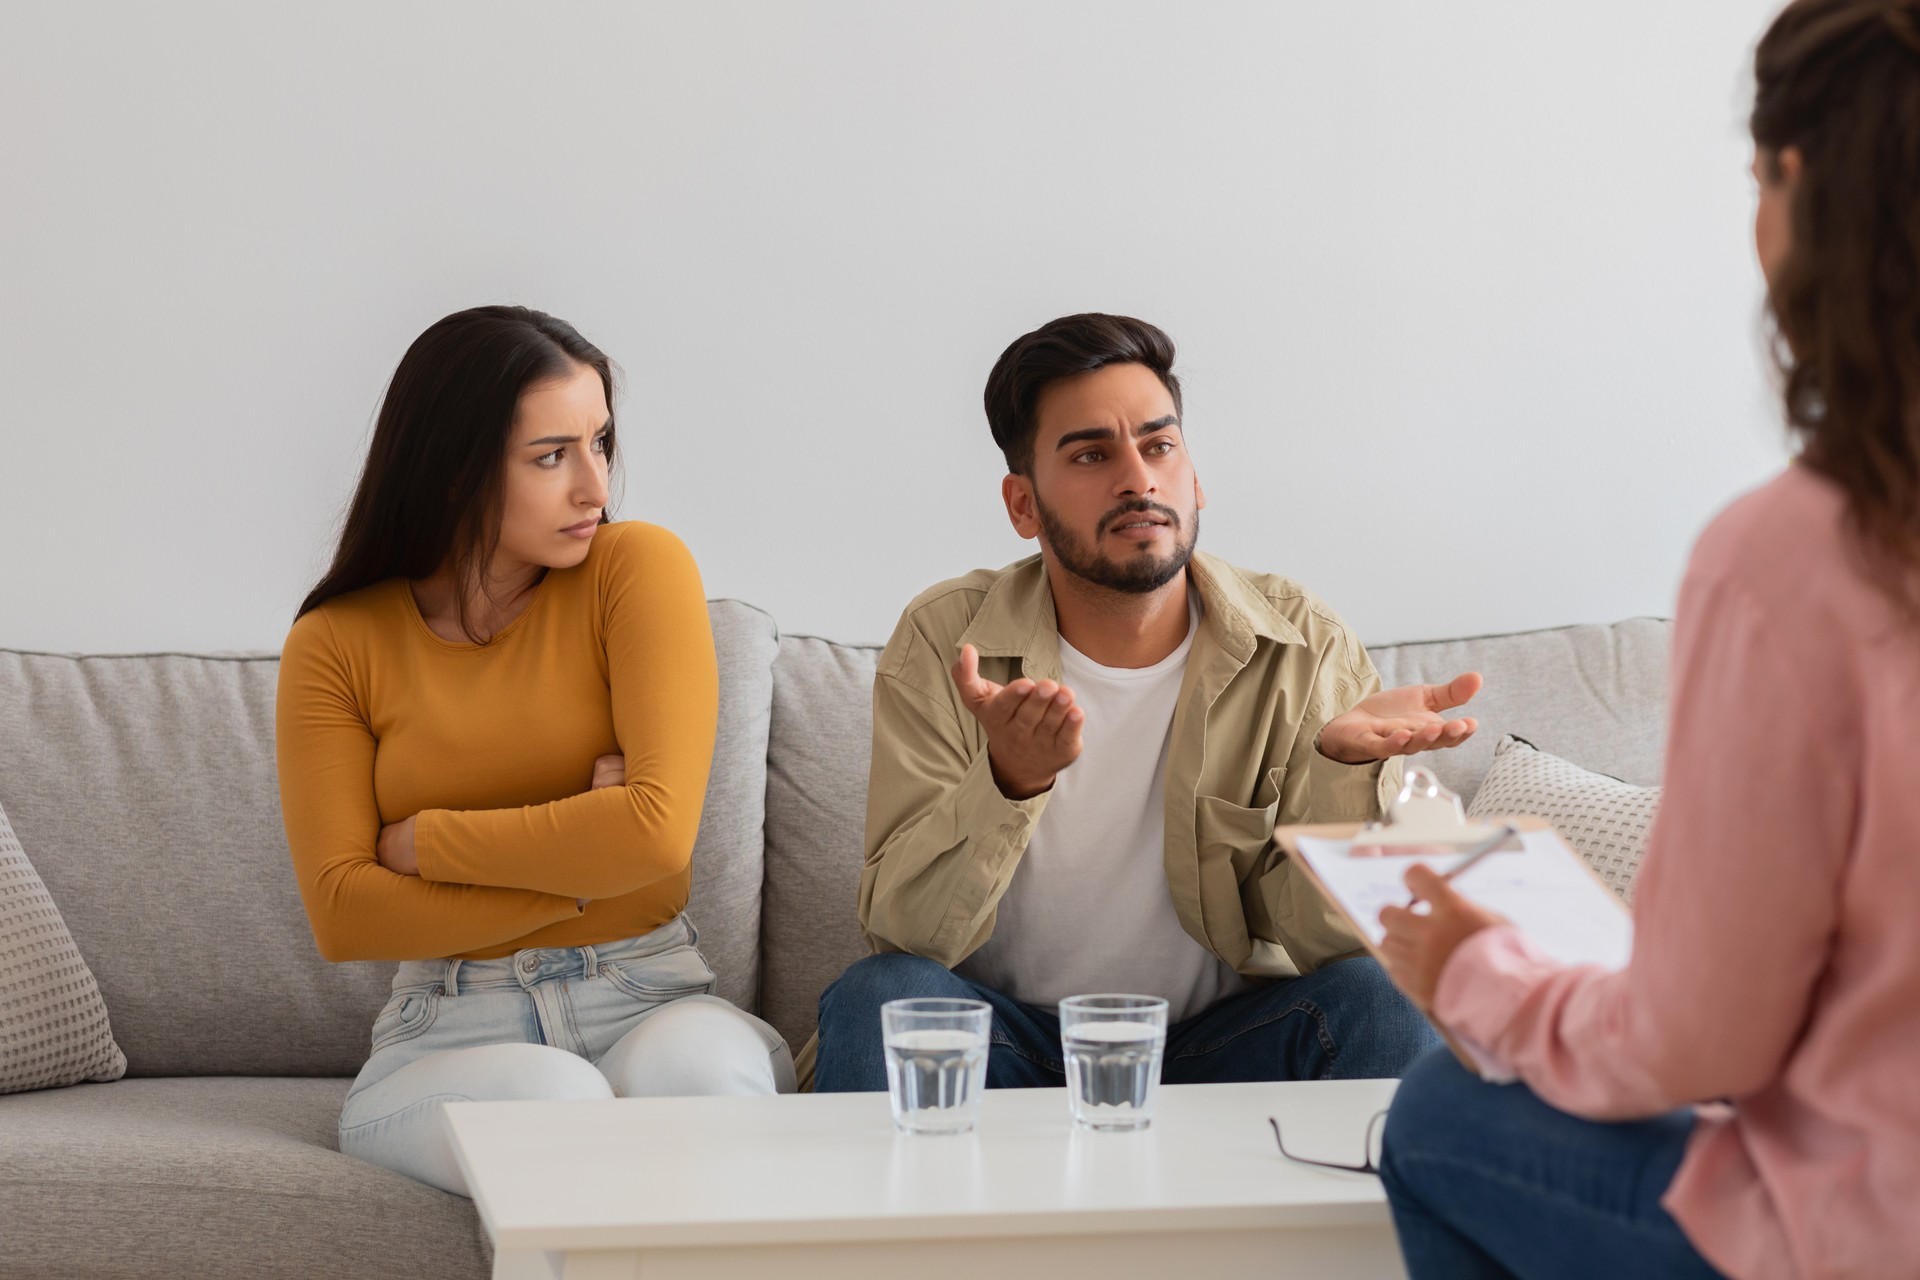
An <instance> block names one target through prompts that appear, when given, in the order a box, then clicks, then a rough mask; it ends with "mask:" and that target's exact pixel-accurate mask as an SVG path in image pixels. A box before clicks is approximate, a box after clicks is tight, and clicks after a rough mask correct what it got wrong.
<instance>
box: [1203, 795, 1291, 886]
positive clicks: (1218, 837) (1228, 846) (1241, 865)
mask: <svg viewBox="0 0 1920 1280" xmlns="http://www.w3.org/2000/svg"><path fill="white" fill-rule="evenodd" d="M1286 772H1287V771H1286V769H1285V768H1284V767H1282V768H1276V769H1272V770H1270V771H1269V772H1268V777H1269V779H1270V780H1271V781H1272V783H1273V788H1274V798H1273V803H1272V804H1269V805H1265V806H1255V807H1249V806H1247V805H1243V804H1235V803H1233V802H1232V801H1231V800H1223V799H1221V798H1220V797H1219V796H1200V797H1198V799H1197V801H1196V804H1195V810H1194V838H1195V845H1196V847H1197V848H1198V850H1199V854H1200V865H1201V866H1203V867H1205V866H1207V865H1208V864H1210V863H1214V862H1217V861H1219V860H1221V859H1226V860H1227V861H1229V862H1231V863H1232V864H1233V878H1234V880H1235V882H1236V883H1238V882H1242V881H1244V880H1245V879H1246V878H1247V876H1248V875H1249V874H1250V873H1251V872H1252V871H1253V870H1254V867H1255V865H1256V864H1257V863H1258V862H1259V860H1260V855H1261V853H1262V852H1263V851H1264V850H1265V849H1266V847H1267V843H1268V842H1269V841H1270V840H1272V839H1273V826H1274V823H1275V822H1277V821H1278V820H1279V817H1280V795H1279V791H1280V783H1281V780H1282V779H1284V778H1285V776H1286Z"/></svg>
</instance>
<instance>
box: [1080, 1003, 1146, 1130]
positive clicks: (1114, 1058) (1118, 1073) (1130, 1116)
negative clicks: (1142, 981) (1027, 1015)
mask: <svg viewBox="0 0 1920 1280" xmlns="http://www.w3.org/2000/svg"><path fill="white" fill-rule="evenodd" d="M1166 1048H1167V1002H1166V1001H1165V1000H1162V999H1161V998H1160V997H1158V996H1072V997H1069V998H1068V999H1065V1000H1062V1001H1061V1002H1060V1049H1061V1053H1062V1056H1063V1057H1064V1059H1065V1062H1066V1066H1067V1103H1068V1105H1069V1106H1070V1107H1072V1109H1073V1120H1074V1123H1075V1124H1078V1125H1082V1126H1084V1127H1086V1128H1088V1129H1144V1128H1146V1127H1147V1126H1148V1125H1149V1124H1151V1123H1153V1099H1154V1095H1155V1094H1156V1093H1158V1092H1159V1090H1160V1059H1161V1057H1162V1056H1163V1055H1164V1054H1165V1053H1166Z"/></svg>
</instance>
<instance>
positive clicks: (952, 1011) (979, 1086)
mask: <svg viewBox="0 0 1920 1280" xmlns="http://www.w3.org/2000/svg"><path fill="white" fill-rule="evenodd" d="M992 1025H993V1006H992V1005H989V1004H987V1003H986V1002H985V1001H984V1000H931V999H929V1000H889V1001H887V1002H886V1003H885V1004H883V1005H881V1006H880V1033H881V1038H882V1039H883V1040H884V1041H885V1043H886V1053H887V1096H888V1097H889V1099H890V1100H891V1101H892V1103H893V1126H894V1128H896V1129H898V1130H900V1131H901V1132H902V1133H966V1132H967V1131H968V1130H970V1129H972V1128H973V1125H974V1121H975V1120H977V1119H978V1118H979V1115H980V1093H981V1091H982V1090H983V1089H985V1088H986V1085H987V1031H988V1030H989V1028H990V1027H991V1026H992Z"/></svg>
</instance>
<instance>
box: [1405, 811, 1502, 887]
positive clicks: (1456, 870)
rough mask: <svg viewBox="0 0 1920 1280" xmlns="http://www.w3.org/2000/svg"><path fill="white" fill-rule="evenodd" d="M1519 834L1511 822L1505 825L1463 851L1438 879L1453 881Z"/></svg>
mask: <svg viewBox="0 0 1920 1280" xmlns="http://www.w3.org/2000/svg"><path fill="white" fill-rule="evenodd" d="M1519 834H1520V828H1518V827H1516V826H1514V825H1513V824H1512V823H1511V822H1509V823H1507V824H1506V825H1505V826H1503V827H1501V828H1500V829H1499V830H1498V831H1496V832H1494V833H1493V834H1492V835H1491V836H1489V837H1487V838H1486V839H1485V840H1483V841H1481V842H1480V843H1479V844H1477V845H1475V846H1473V848H1471V849H1468V850H1466V851H1465V853H1466V856H1465V857H1463V858H1461V859H1460V861H1458V862H1456V863H1454V864H1453V865H1452V866H1451V867H1448V868H1447V869H1446V870H1445V871H1442V872H1441V873H1440V878H1441V879H1442V880H1451V879H1453V878H1454V877H1455V876H1457V875H1459V874H1460V873H1461V872H1462V871H1465V870H1466V869H1467V868H1468V867H1471V866H1472V865H1473V864H1474V863H1476V862H1478V861H1480V859H1482V858H1484V857H1486V856H1487V855H1488V854H1490V853H1492V852H1494V851H1495V850H1497V849H1499V848H1500V846H1502V845H1504V844H1505V843H1506V842H1507V841H1509V840H1511V839H1512V838H1513V837H1515V836H1517V835H1519ZM1418 901H1419V899H1418V898H1412V899H1409V900H1408V902H1407V905H1408V906H1409V907H1411V906H1413V904H1414V903H1416V902H1418Z"/></svg>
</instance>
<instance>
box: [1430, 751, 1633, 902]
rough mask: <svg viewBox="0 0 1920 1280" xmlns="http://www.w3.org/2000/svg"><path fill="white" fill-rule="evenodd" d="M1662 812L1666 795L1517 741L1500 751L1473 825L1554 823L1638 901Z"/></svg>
mask: <svg viewBox="0 0 1920 1280" xmlns="http://www.w3.org/2000/svg"><path fill="white" fill-rule="evenodd" d="M1659 804H1660V788H1659V787H1636V786H1634V785H1633V784H1632V783H1630V782H1622V781H1621V780H1620V779H1618V778H1613V777H1609V776H1607V775H1606V774H1604V773H1593V772H1591V771H1589V770H1586V769H1582V768H1581V767H1580V766H1579V765H1577V764H1570V763H1568V762H1567V761H1565V760H1562V759H1561V758H1560V757H1559V756H1554V755H1548V754H1547V753H1546V752H1544V751H1542V750H1540V749H1539V748H1538V747H1536V746H1534V745H1533V744H1532V743H1531V742H1528V741H1527V740H1526V739H1525V738H1516V737H1513V736H1511V735H1509V736H1507V737H1505V738H1502V739H1501V740H1500V745H1499V746H1497V747H1495V748H1494V752H1493V768H1492V769H1490V770H1488V771H1487V779H1486V781H1485V782H1483V783H1481V784H1480V790H1479V792H1478V793H1477V794H1476V795H1475V796H1474V797H1473V803H1472V804H1470V805H1468V806H1467V816H1468V817H1470V818H1491V817H1498V816H1501V815H1504V814H1511V813H1526V814H1533V815H1535V816H1537V817H1541V818H1545V819H1546V820H1547V821H1548V822H1551V823H1552V824H1553V826H1554V829H1555V830H1556V831H1558V832H1559V833H1560V834H1561V835H1563V836H1565V837H1566V839H1567V843H1569V844H1571V845H1572V846H1573V847H1574V849H1575V850H1576V851H1577V852H1578V853H1579V854H1580V856H1581V857H1583V858H1585V859H1586V860H1587V865H1588V866H1590V867H1592V868H1593V870H1594V873H1595V874H1596V875H1598V876H1599V877H1600V878H1601V879H1602V880H1604V881H1606V884H1607V887H1608V888H1610V889H1612V890H1613V891H1614V892H1615V893H1617V894H1619V895H1620V897H1621V898H1622V899H1624V900H1625V901H1627V902H1632V901H1633V878H1634V876H1636V875H1637V874H1639V871H1640V859H1641V858H1642V857H1643V856H1644V855H1645V853H1646V849H1647V831H1648V829H1649V828H1651V827H1652V826H1653V814H1654V810H1655V809H1656V808H1657V807H1658V806H1659Z"/></svg>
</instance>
